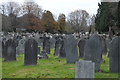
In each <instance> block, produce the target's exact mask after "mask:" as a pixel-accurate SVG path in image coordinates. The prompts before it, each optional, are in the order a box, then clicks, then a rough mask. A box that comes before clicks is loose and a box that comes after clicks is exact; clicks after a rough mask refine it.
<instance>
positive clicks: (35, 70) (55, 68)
mask: <svg viewBox="0 0 120 80" xmlns="http://www.w3.org/2000/svg"><path fill="white" fill-rule="evenodd" d="M53 51H54V50H53V49H52V50H51V53H52V54H50V55H49V59H41V60H38V64H37V65H36V66H24V55H23V54H22V55H20V56H19V57H17V61H14V62H2V77H3V78H75V67H76V66H75V64H66V60H65V59H59V58H58V57H54V56H53ZM103 58H104V59H105V63H102V65H101V72H97V73H95V78H118V74H115V73H110V72H109V59H108V58H107V57H106V56H104V57H103Z"/></svg>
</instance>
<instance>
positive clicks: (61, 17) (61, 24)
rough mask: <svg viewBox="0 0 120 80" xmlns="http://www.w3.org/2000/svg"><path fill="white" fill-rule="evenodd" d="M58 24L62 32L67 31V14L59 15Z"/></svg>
mask: <svg viewBox="0 0 120 80" xmlns="http://www.w3.org/2000/svg"><path fill="white" fill-rule="evenodd" d="M58 25H59V28H60V30H61V31H62V32H64V31H65V27H66V16H65V14H60V15H59V17H58Z"/></svg>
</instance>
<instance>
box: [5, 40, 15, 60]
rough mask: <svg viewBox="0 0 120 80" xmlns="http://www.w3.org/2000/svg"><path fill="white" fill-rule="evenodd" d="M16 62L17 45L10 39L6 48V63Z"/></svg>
mask: <svg viewBox="0 0 120 80" xmlns="http://www.w3.org/2000/svg"><path fill="white" fill-rule="evenodd" d="M15 60H16V43H15V41H14V40H12V39H9V40H7V41H6V43H5V46H4V61H15Z"/></svg>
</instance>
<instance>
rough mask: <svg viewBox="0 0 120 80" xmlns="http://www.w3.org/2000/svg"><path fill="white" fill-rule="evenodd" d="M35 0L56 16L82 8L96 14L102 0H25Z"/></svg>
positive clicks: (4, 0) (2, 0) (19, 0)
mask: <svg viewBox="0 0 120 80" xmlns="http://www.w3.org/2000/svg"><path fill="white" fill-rule="evenodd" d="M11 1H12V2H13V1H17V2H21V3H22V2H24V0H0V3H1V2H11ZM25 1H35V2H36V3H38V4H39V5H40V6H41V7H42V9H43V10H49V11H51V12H52V13H53V14H54V15H55V16H58V15H59V14H60V13H64V14H66V15H68V14H69V13H70V12H71V11H74V10H78V9H82V10H86V11H87V12H88V13H89V14H91V15H92V14H96V13H97V9H98V2H100V0H25Z"/></svg>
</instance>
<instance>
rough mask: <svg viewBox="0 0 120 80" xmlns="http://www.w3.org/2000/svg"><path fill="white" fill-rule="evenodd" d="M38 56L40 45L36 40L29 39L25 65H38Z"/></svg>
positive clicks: (26, 43) (26, 44)
mask: <svg viewBox="0 0 120 80" xmlns="http://www.w3.org/2000/svg"><path fill="white" fill-rule="evenodd" d="M37 54H38V43H37V42H36V41H35V40H34V39H28V40H27V41H26V42H25V57H24V64H25V65H36V64H37Z"/></svg>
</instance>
